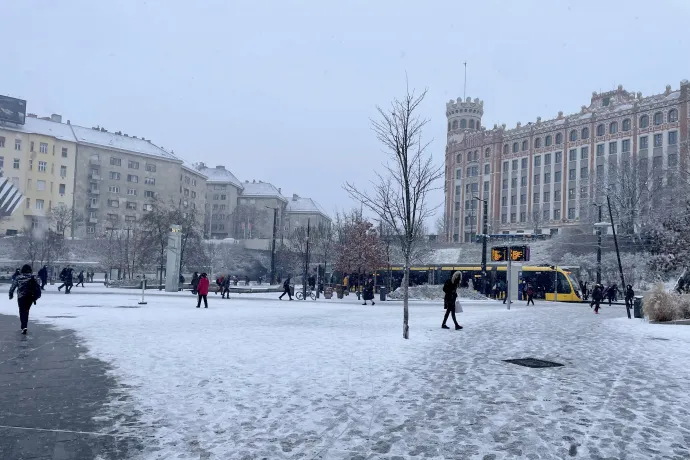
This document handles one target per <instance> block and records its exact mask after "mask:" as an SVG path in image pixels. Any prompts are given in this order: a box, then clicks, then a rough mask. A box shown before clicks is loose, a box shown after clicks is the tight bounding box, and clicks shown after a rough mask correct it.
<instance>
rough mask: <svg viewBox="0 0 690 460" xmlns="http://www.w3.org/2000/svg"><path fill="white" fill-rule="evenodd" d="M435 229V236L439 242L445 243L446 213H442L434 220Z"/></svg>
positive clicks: (446, 237)
mask: <svg viewBox="0 0 690 460" xmlns="http://www.w3.org/2000/svg"><path fill="white" fill-rule="evenodd" d="M434 225H435V227H436V235H437V237H438V239H439V240H441V241H446V240H447V239H448V236H447V235H446V230H447V228H448V227H447V225H446V213H445V212H443V213H442V214H441V215H440V216H438V217H437V218H436V222H435V223H434Z"/></svg>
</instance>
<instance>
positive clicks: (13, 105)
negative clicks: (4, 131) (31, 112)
mask: <svg viewBox="0 0 690 460" xmlns="http://www.w3.org/2000/svg"><path fill="white" fill-rule="evenodd" d="M25 119H26V101H25V100H23V99H15V98H13V97H9V96H2V95H0V121H9V122H10V123H16V124H18V125H23V124H24V120H25Z"/></svg>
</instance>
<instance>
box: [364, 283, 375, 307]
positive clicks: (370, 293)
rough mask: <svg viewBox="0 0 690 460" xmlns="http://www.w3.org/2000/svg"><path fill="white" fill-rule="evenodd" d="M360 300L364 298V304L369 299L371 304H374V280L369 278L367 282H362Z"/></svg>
mask: <svg viewBox="0 0 690 460" xmlns="http://www.w3.org/2000/svg"><path fill="white" fill-rule="evenodd" d="M362 300H364V303H363V304H362V305H366V304H367V300H371V304H372V305H376V302H374V280H373V279H372V278H369V279H368V280H367V282H366V283H365V284H364V290H363V291H362Z"/></svg>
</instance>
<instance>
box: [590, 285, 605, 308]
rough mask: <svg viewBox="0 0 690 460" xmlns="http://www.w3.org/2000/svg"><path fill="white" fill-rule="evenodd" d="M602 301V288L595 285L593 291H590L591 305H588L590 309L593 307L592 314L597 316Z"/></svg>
mask: <svg viewBox="0 0 690 460" xmlns="http://www.w3.org/2000/svg"><path fill="white" fill-rule="evenodd" d="M602 300H604V287H603V286H602V285H601V284H599V283H597V284H595V285H594V289H592V303H591V304H590V305H589V307H590V308H592V306H594V313H595V314H597V315H598V314H599V308H600V304H601V301H602Z"/></svg>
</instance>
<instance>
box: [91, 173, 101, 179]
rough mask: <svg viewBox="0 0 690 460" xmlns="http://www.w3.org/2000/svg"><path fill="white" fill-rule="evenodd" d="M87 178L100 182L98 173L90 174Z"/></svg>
mask: <svg viewBox="0 0 690 460" xmlns="http://www.w3.org/2000/svg"><path fill="white" fill-rule="evenodd" d="M89 177H90V178H91V179H92V180H101V175H100V173H94V172H92V173H91V174H89Z"/></svg>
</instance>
